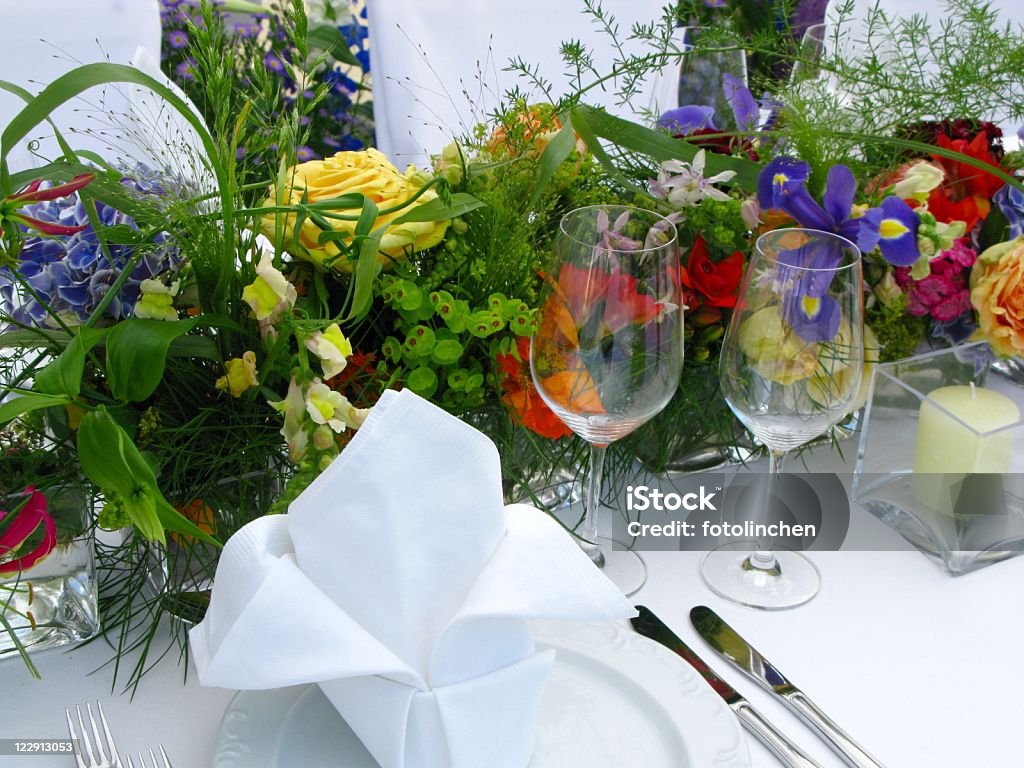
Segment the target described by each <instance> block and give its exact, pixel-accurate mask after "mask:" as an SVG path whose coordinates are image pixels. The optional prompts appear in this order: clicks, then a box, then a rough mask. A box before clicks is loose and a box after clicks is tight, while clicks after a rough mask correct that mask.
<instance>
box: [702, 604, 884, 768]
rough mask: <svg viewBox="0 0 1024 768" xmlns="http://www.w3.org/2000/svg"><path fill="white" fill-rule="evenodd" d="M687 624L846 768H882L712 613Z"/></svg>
mask: <svg viewBox="0 0 1024 768" xmlns="http://www.w3.org/2000/svg"><path fill="white" fill-rule="evenodd" d="M690 621H691V622H692V623H693V626H694V628H695V629H696V630H697V634H699V635H700V636H701V637H703V638H704V640H705V641H707V644H708V645H710V646H711V647H712V649H714V650H715V651H716V652H717V653H718V654H719V655H721V656H722V657H723V658H724V659H726V660H727V661H729V662H730V663H732V664H733V665H734V666H735V667H737V668H738V669H739V670H741V671H742V672H744V673H745V674H746V675H747V676H748V677H750V678H751V679H753V680H754V682H756V683H757V684H758V685H760V686H761V687H762V688H764V689H765V690H768V691H770V692H771V693H774V694H775V695H776V696H778V697H779V698H780V699H782V701H783V703H785V704H786V705H787V706H788V707H789V708H790V709H792V710H793V711H794V712H796V714H797V715H798V716H799V717H800V719H802V720H803V721H804V722H806V723H807V724H808V725H809V726H811V728H813V729H814V730H815V731H816V732H817V733H818V734H819V735H820V736H821V737H822V738H823V739H824V740H825V742H826V743H827V744H828V745H829V746H830V747H832V749H833V750H835V752H836V754H838V755H839V756H840V757H841V758H843V761H844V762H845V763H846V764H847V765H849V766H851V768H884V766H883V765H882V764H881V763H880V762H879V761H878V760H877V759H875V758H874V757H872V756H871V755H870V754H868V751H867V750H866V749H864V747H862V746H860V744H858V743H857V742H856V741H854V740H853V739H852V738H850V736H849V734H847V733H846V732H845V731H844V730H843V729H842V728H840V727H839V726H838V725H836V723H835V721H834V720H832V718H830V717H829V716H828V715H826V714H825V713H824V712H823V711H822V710H821V709H820V708H819V707H818V706H817V705H816V704H815V703H814V702H813V701H811V700H810V699H809V698H808V697H807V695H806V694H805V693H804V692H803V691H801V690H800V689H799V688H797V687H796V686H795V685H793V683H791V682H790V681H789V679H787V678H786V676H785V675H783V674H782V673H781V672H779V670H778V669H777V668H776V667H775V665H774V664H772V663H771V662H770V661H768V659H766V658H765V657H764V656H762V655H761V654H760V653H758V651H757V649H756V648H754V647H753V646H752V645H750V643H748V642H747V641H746V640H744V639H743V638H742V637H741V636H740V635H739V634H738V633H737V632H736V630H734V629H733V628H732V627H730V626H729V625H728V624H726V623H725V621H724V620H723V619H722V618H721V617H720V616H719V615H718V614H716V613H715V612H714V611H713V610H711V609H710V608H708V607H707V606H706V605H698V606H697V607H696V608H693V609H692V610H691V611H690Z"/></svg>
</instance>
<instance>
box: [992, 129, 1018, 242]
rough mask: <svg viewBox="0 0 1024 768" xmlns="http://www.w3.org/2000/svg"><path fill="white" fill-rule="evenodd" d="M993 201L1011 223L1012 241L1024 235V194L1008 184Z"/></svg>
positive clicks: (997, 193)
mask: <svg viewBox="0 0 1024 768" xmlns="http://www.w3.org/2000/svg"><path fill="white" fill-rule="evenodd" d="M1021 130H1022V131H1024V128H1022V129H1021ZM992 200H993V201H995V203H996V205H998V206H999V210H1000V211H1002V213H1003V216H1005V217H1006V220H1007V221H1008V222H1010V239H1011V240H1012V239H1013V238H1015V237H1020V236H1021V235H1024V192H1021V191H1020V190H1019V189H1017V188H1016V187H1011V186H1010V185H1009V184H1007V185H1006V186H1004V187H1003V188H1002V189H1000V190H999V191H998V192H996V194H995V196H994V197H993V198H992Z"/></svg>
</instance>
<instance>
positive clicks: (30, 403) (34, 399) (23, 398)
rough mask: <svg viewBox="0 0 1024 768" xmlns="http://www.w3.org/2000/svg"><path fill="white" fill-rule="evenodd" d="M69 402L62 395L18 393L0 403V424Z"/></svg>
mask: <svg viewBox="0 0 1024 768" xmlns="http://www.w3.org/2000/svg"><path fill="white" fill-rule="evenodd" d="M70 402H71V399H70V398H69V397H65V396H63V395H42V394H35V393H33V394H28V395H18V396H17V397H13V398H11V399H10V400H8V401H6V402H4V403H0V424H6V423H7V422H8V421H10V420H11V419H16V418H18V417H19V416H21V415H23V414H26V413H31V412H32V411H38V410H39V409H41V408H52V407H53V406H55V405H67V404H68V403H70Z"/></svg>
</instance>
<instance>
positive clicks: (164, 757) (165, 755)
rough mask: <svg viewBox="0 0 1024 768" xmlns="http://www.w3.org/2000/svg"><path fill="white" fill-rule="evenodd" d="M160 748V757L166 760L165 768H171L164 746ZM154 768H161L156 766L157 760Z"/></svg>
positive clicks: (161, 745)
mask: <svg viewBox="0 0 1024 768" xmlns="http://www.w3.org/2000/svg"><path fill="white" fill-rule="evenodd" d="M158 746H159V747H160V757H162V758H163V759H164V768H171V761H170V760H169V759H167V753H166V752H164V745H163V744H159V745H158ZM153 768H159V767H158V766H157V764H156V759H154V760H153Z"/></svg>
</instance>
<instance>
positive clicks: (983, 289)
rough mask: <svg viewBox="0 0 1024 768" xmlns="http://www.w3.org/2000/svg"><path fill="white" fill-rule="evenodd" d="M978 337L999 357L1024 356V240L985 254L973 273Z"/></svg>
mask: <svg viewBox="0 0 1024 768" xmlns="http://www.w3.org/2000/svg"><path fill="white" fill-rule="evenodd" d="M971 304H973V305H974V308H975V309H976V310H977V312H978V330H977V331H976V333H975V335H976V336H977V337H979V338H981V339H984V340H985V341H987V342H988V343H989V344H991V345H992V349H993V350H994V351H995V352H996V354H999V355H1004V356H1011V355H1020V354H1024V237H1018V238H1017V239H1015V240H1010V241H1009V242H1005V243H1000V244H999V245H993V246H992V247H991V248H988V249H986V250H984V251H982V253H981V255H979V256H978V261H977V262H976V263H975V264H974V267H973V268H972V269H971Z"/></svg>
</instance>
